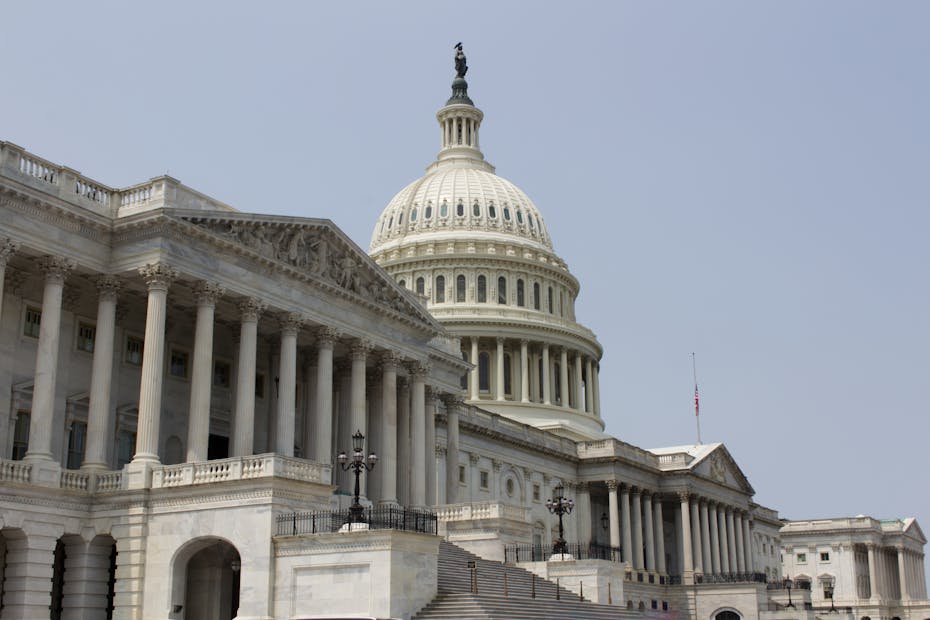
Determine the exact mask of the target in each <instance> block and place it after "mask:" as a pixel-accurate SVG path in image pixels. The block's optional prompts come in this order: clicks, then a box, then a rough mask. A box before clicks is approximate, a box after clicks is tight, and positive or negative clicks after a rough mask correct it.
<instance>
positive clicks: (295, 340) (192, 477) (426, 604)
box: [0, 47, 930, 620]
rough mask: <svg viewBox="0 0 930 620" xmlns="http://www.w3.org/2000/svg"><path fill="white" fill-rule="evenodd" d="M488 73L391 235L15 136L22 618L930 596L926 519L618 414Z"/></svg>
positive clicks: (817, 611) (15, 435)
mask: <svg viewBox="0 0 930 620" xmlns="http://www.w3.org/2000/svg"><path fill="white" fill-rule="evenodd" d="M466 72H467V66H466V64H465V58H464V54H463V53H462V50H461V47H459V48H458V49H457V58H456V73H457V75H456V77H455V78H454V80H453V82H452V92H451V96H450V97H449V98H448V100H447V101H446V103H445V105H444V106H442V107H441V108H440V109H439V111H438V113H437V115H436V120H437V121H438V127H439V152H438V154H437V155H436V158H435V161H433V162H432V163H431V164H429V166H428V167H427V168H426V173H425V175H424V176H422V177H421V178H419V179H417V180H416V181H414V182H412V183H410V184H408V185H407V186H406V187H404V188H403V189H401V190H400V191H399V192H398V193H397V194H396V195H395V196H394V197H393V199H391V200H390V202H388V203H387V206H386V207H385V208H384V209H383V211H382V212H381V213H380V215H378V214H377V212H376V210H375V208H374V207H373V209H372V219H373V220H374V229H373V232H372V236H371V241H370V246H369V247H368V250H367V252H366V251H365V250H363V249H362V248H360V247H359V245H357V244H356V242H355V241H353V240H352V239H350V238H348V237H347V236H346V235H345V234H344V233H343V232H342V231H341V230H340V229H339V228H338V227H337V226H336V225H335V224H334V223H333V222H331V221H329V220H322V219H311V218H301V217H290V216H278V215H265V214H250V213H244V212H241V211H239V210H237V209H235V208H233V207H232V206H229V205H227V204H224V203H222V202H220V201H218V200H216V199H214V198H211V197H209V196H206V195H204V194H202V193H200V192H198V191H197V190H196V189H194V188H191V187H188V186H186V185H184V184H183V183H181V182H180V181H178V180H177V179H174V178H172V177H170V176H159V177H156V178H153V179H150V180H148V181H145V182H142V183H139V184H137V185H134V186H131V187H125V188H116V187H110V186H108V185H106V184H105V183H103V182H100V181H97V180H94V179H92V178H89V177H87V176H84V175H83V174H81V173H80V172H78V171H75V170H73V169H71V168H69V167H68V166H67V165H64V164H59V163H53V162H51V161H48V160H46V159H43V158H42V157H41V156H39V155H36V154H33V153H30V152H29V151H27V150H26V149H24V148H22V147H20V146H17V145H15V144H12V143H10V142H0V212H2V215H0V221H2V224H0V350H2V357H0V392H3V393H4V394H6V397H4V398H2V399H0V416H3V417H4V419H5V420H6V423H5V424H0V447H2V449H3V450H4V451H5V452H4V453H3V454H2V455H0V456H2V459H0V482H2V491H0V620H37V619H42V620H44V619H45V618H49V619H51V620H58V619H63V620H104V619H110V618H114V619H119V620H169V619H170V620H184V619H186V620H231V619H233V618H237V619H239V620H272V619H273V620H289V619H293V620H299V619H311V618H317V619H324V618H330V619H332V618H402V619H405V620H407V619H410V618H418V619H428V618H463V619H467V618H696V619H701V620H735V619H745V620H781V619H785V620H788V619H805V620H813V619H814V618H832V617H834V616H836V617H837V618H843V619H844V620H880V619H881V620H895V619H896V620H927V619H930V601H928V598H927V591H926V576H925V572H924V546H925V544H926V542H927V540H926V538H925V536H924V534H923V533H922V531H921V528H920V526H919V524H918V523H917V522H916V521H915V520H914V519H913V518H907V517H905V516H900V518H890V519H875V518H871V517H867V516H863V515H859V516H855V517H852V516H838V517H837V518H834V519H824V520H806V521H804V520H802V521H786V520H783V519H781V518H780V517H779V515H778V512H777V510H776V507H767V506H762V505H759V504H758V503H756V501H755V500H754V495H755V490H754V488H753V486H752V484H751V482H750V481H749V480H748V479H747V477H746V476H745V475H744V474H743V472H742V471H741V469H740V467H739V465H738V464H737V463H736V462H735V460H734V459H733V457H732V456H731V454H730V452H729V451H728V450H727V448H726V446H724V445H723V444H720V443H707V444H697V445H687V446H671V447H663V448H656V449H644V448H641V447H638V446H634V445H630V444H629V443H626V442H624V441H623V440H622V439H621V438H617V437H614V436H613V435H611V434H610V429H608V428H605V424H604V421H603V418H602V411H601V402H600V398H599V394H600V388H599V386H600V381H601V377H600V361H601V359H602V357H603V356H604V355H605V351H604V350H603V348H602V346H601V345H600V343H599V342H598V339H597V337H596V335H595V333H594V331H592V329H591V328H590V327H588V326H586V325H584V324H583V323H582V322H581V321H583V320H584V317H579V316H576V313H575V302H576V300H577V299H578V296H579V295H580V294H581V283H580V282H579V280H578V279H577V278H576V276H575V275H573V274H572V273H571V272H570V271H569V268H568V265H567V264H566V263H565V261H564V260H562V258H560V257H559V255H558V254H557V253H556V251H555V248H556V243H555V241H554V239H557V238H558V231H550V230H549V228H548V227H547V225H546V223H545V220H544V213H543V210H540V209H539V208H537V206H536V205H535V204H534V202H533V201H532V200H531V199H530V198H529V196H528V195H527V194H526V193H524V191H523V190H521V189H520V188H518V187H516V186H515V185H514V184H513V183H511V182H509V181H507V180H506V179H505V178H503V177H501V176H498V175H497V174H496V170H495V168H494V166H493V165H491V163H489V162H488V160H487V159H486V158H485V154H484V151H483V147H482V143H481V140H480V139H479V137H480V136H481V123H482V120H483V117H484V115H483V112H482V111H481V110H480V109H479V108H478V107H477V106H476V105H475V103H474V102H473V101H472V99H471V96H470V94H469V92H468V84H467V82H466V80H465V73H466ZM439 88H440V86H439V85H437V94H438V97H437V98H439V97H440V93H441V92H442V91H441V90H439ZM441 100H442V99H441V98H439V101H440V102H441ZM426 120H427V119H424V121H426ZM423 146H424V150H426V149H428V147H429V145H423ZM385 198H387V197H385ZM540 200H541V204H542V205H543V206H545V200H544V198H541V199H540ZM549 208H552V207H549ZM615 380H616V379H615ZM869 509H870V507H869V506H868V505H867V504H864V505H863V510H869ZM881 516H882V517H885V516H889V517H899V516H897V515H881Z"/></svg>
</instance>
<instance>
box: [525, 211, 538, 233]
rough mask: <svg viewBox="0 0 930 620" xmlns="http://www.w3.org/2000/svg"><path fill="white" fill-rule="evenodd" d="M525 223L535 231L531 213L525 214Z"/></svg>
mask: <svg viewBox="0 0 930 620" xmlns="http://www.w3.org/2000/svg"><path fill="white" fill-rule="evenodd" d="M526 221H527V223H528V224H529V225H530V228H532V229H534V230H535V228H536V227H535V226H534V225H533V214H532V213H527V214H526Z"/></svg>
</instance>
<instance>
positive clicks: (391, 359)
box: [378, 351, 404, 372]
mask: <svg viewBox="0 0 930 620" xmlns="http://www.w3.org/2000/svg"><path fill="white" fill-rule="evenodd" d="M403 363H404V356H403V355H401V354H400V353H398V352H397V351H385V352H384V353H382V354H381V359H380V360H379V361H378V365H379V366H380V367H381V371H382V372H384V371H390V370H393V371H394V372H397V369H398V368H399V367H400V366H402V365H403Z"/></svg>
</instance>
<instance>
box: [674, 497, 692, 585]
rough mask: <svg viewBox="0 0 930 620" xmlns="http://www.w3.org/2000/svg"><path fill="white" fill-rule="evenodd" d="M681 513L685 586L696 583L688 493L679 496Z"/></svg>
mask: <svg viewBox="0 0 930 620" xmlns="http://www.w3.org/2000/svg"><path fill="white" fill-rule="evenodd" d="M678 500H679V513H680V516H681V519H680V520H681V532H680V533H681V547H682V565H683V566H682V568H683V573H684V574H683V575H682V577H683V582H684V583H685V584H688V585H690V584H692V583H694V556H693V555H692V546H691V509H690V505H689V502H688V493H687V492H684V491H683V492H681V493H679V494H678Z"/></svg>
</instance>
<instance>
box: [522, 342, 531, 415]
mask: <svg viewBox="0 0 930 620" xmlns="http://www.w3.org/2000/svg"><path fill="white" fill-rule="evenodd" d="M527 345H528V343H527V341H526V339H523V340H521V341H520V402H523V403H528V402H530V376H529V375H530V373H529V360H528V359H527Z"/></svg>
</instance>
